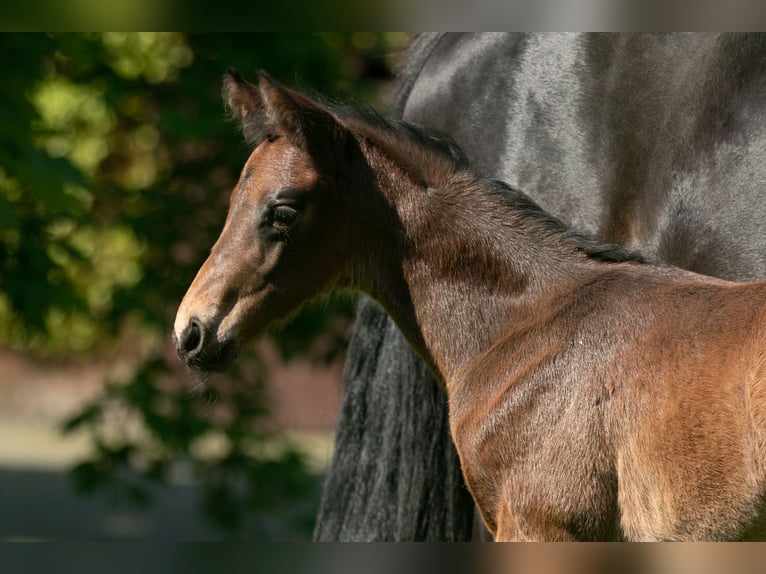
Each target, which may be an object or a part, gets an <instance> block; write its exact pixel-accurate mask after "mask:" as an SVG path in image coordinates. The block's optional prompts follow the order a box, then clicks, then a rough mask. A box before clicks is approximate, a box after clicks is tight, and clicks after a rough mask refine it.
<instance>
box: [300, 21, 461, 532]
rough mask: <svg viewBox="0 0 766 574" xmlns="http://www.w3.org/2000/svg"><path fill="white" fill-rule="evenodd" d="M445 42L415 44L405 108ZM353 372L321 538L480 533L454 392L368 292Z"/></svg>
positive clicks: (320, 521)
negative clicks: (451, 414) (454, 423)
mask: <svg viewBox="0 0 766 574" xmlns="http://www.w3.org/2000/svg"><path fill="white" fill-rule="evenodd" d="M438 41H439V37H438V36H437V35H424V36H421V37H419V38H418V39H417V40H416V41H415V42H414V43H413V45H412V47H411V48H410V51H409V54H408V57H407V59H406V62H405V65H404V68H403V70H402V74H401V78H400V79H401V83H400V90H399V101H398V110H399V113H401V111H402V110H403V108H404V104H405V102H406V99H407V96H408V95H409V91H410V89H411V87H412V83H413V82H414V80H415V78H416V77H417V74H418V73H419V71H420V68H421V67H422V66H423V64H424V63H425V61H426V60H427V58H428V56H429V54H430V53H431V51H432V49H433V48H434V47H435V46H436V44H437V43H438ZM344 378H345V381H344V384H345V389H344V401H343V406H342V409H341V413H340V420H339V423H338V430H337V435H336V439H335V454H334V456H333V459H332V462H331V464H330V468H329V470H328V474H327V478H326V480H325V485H324V490H323V493H322V500H321V504H320V508H319V515H318V518H317V525H316V530H315V532H314V539H315V540H318V541H340V540H343V541H352V540H360V541H361V540H397V541H398V540H468V539H470V538H471V532H472V520H473V508H474V506H473V501H472V499H471V497H470V495H469V494H468V491H467V490H466V487H465V485H464V483H463V477H462V473H461V471H460V463H459V461H458V457H457V453H456V451H455V448H454V446H453V445H452V441H451V438H450V434H449V423H448V418H447V397H446V393H445V392H444V390H443V389H442V387H441V385H440V383H438V382H437V381H435V380H434V378H433V376H432V375H431V374H430V372H429V371H428V369H426V367H425V366H424V365H423V363H422V361H421V360H420V359H419V358H418V357H417V355H415V353H414V352H413V351H412V350H411V349H410V347H409V345H408V344H407V342H406V341H405V340H404V338H403V337H402V335H401V333H399V330H398V329H397V328H396V326H395V325H394V324H393V323H392V321H391V320H390V319H389V318H388V316H387V315H386V314H385V312H384V311H383V310H382V309H381V308H380V307H378V306H377V305H376V304H375V303H373V302H371V301H369V300H367V299H365V300H363V301H362V302H361V303H360V305H359V309H358V313H357V319H356V325H355V331H354V335H353V337H352V339H351V344H350V346H349V350H348V354H347V367H346V373H345V377H344Z"/></svg>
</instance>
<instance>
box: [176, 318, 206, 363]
mask: <svg viewBox="0 0 766 574" xmlns="http://www.w3.org/2000/svg"><path fill="white" fill-rule="evenodd" d="M202 334H203V330H202V325H201V323H200V322H199V319H197V318H194V319H192V320H191V321H190V322H189V326H188V327H186V330H185V331H184V333H183V335H182V337H181V349H182V350H183V352H184V354H185V355H187V356H192V355H195V354H197V353H198V352H199V351H200V350H201V349H202Z"/></svg>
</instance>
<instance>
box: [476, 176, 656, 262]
mask: <svg viewBox="0 0 766 574" xmlns="http://www.w3.org/2000/svg"><path fill="white" fill-rule="evenodd" d="M485 184H486V187H487V188H488V189H489V190H490V192H491V193H492V195H493V196H495V197H496V198H497V199H498V200H499V201H500V202H501V203H502V204H503V205H507V206H508V207H510V208H511V209H512V210H513V211H514V212H517V213H520V214H521V215H523V216H526V217H530V218H532V219H534V220H535V221H536V222H538V223H539V224H540V225H542V227H543V228H544V229H545V230H547V231H549V232H550V233H552V234H559V235H562V236H564V237H565V238H566V240H567V241H569V242H571V243H572V244H573V245H574V246H575V248H576V249H577V250H578V251H581V252H583V253H585V254H586V255H587V256H588V257H590V258H592V259H596V260H598V261H604V262H609V263H622V262H628V261H633V262H636V263H645V259H644V257H643V256H642V255H641V254H640V253H638V252H636V251H631V250H630V249H627V248H625V247H623V246H621V245H616V244H614V243H608V242H606V241H601V240H599V239H596V238H594V237H590V236H588V235H585V234H583V233H580V232H578V231H575V230H573V229H571V228H570V227H569V226H567V225H566V224H565V223H563V222H562V221H561V220H560V219H558V218H557V217H554V216H553V215H551V214H550V213H548V212H547V211H545V210H544V209H543V208H542V207H540V206H539V205H538V204H536V203H535V202H534V201H532V199H531V198H530V197H529V196H528V195H527V194H525V193H523V192H521V191H519V190H517V189H515V188H513V187H511V186H510V185H508V184H506V183H505V182H503V181H499V180H486V181H485Z"/></svg>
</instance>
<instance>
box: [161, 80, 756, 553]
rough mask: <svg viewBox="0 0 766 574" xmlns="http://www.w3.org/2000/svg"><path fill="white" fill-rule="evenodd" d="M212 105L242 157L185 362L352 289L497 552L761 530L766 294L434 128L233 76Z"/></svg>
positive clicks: (190, 317) (212, 358)
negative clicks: (579, 229)
mask: <svg viewBox="0 0 766 574" xmlns="http://www.w3.org/2000/svg"><path fill="white" fill-rule="evenodd" d="M226 95H227V101H228V102H229V105H230V107H231V109H232V110H233V113H234V115H235V116H237V117H239V118H240V119H241V121H242V123H243V128H244V131H245V133H246V135H247V137H248V140H249V141H250V142H251V143H252V145H253V147H254V149H253V151H252V153H251V155H250V157H249V159H248V161H247V163H246V164H245V167H244V169H243V171H242V175H241V177H240V180H239V182H238V184H237V186H236V187H235V189H234V191H233V192H232V198H231V203H230V207H229V213H228V215H227V218H226V223H225V225H224V228H223V230H222V232H221V235H220V237H219V239H218V241H217V242H216V244H215V245H214V246H213V249H212V250H211V254H210V256H209V257H208V259H207V261H206V262H205V263H204V264H203V266H202V268H201V269H200V271H199V273H198V274H197V277H196V278H195V280H194V282H193V283H192V285H191V286H190V288H189V290H188V292H187V294H186V296H185V297H184V300H183V301H182V303H181V305H180V307H179V310H178V314H177V316H176V322H175V327H174V336H175V340H176V342H177V349H178V352H179V355H180V356H181V357H182V358H183V359H184V360H185V361H186V362H187V363H188V364H189V365H192V366H195V367H199V368H203V369H210V368H217V367H219V366H220V365H221V364H223V363H225V362H226V361H227V358H228V357H230V353H229V352H228V350H229V349H232V348H236V347H237V346H238V345H239V344H241V343H242V342H243V341H245V340H246V339H247V338H249V337H251V336H253V335H254V334H257V333H260V332H261V331H262V330H263V329H264V328H265V327H266V326H267V325H268V324H269V323H271V322H272V321H274V320H275V319H279V318H281V317H284V316H285V315H286V314H288V313H290V312H291V311H293V310H294V309H296V308H297V307H298V306H299V305H300V304H301V303H302V302H304V301H306V300H308V299H310V298H313V297H314V296H316V295H318V294H321V293H323V292H325V291H327V290H329V289H335V288H356V289H361V290H363V291H365V292H366V293H368V294H370V295H371V296H372V297H374V298H375V299H376V300H377V301H379V302H380V303H381V304H382V305H383V306H384V307H385V308H386V310H387V311H388V312H389V313H390V314H391V316H392V317H393V318H394V320H395V321H396V323H397V325H398V326H399V328H400V329H401V330H402V332H403V333H404V335H405V337H406V338H407V340H408V342H409V343H410V345H411V346H412V347H413V349H414V350H415V351H416V352H417V353H418V355H419V356H420V357H422V358H423V360H424V361H425V363H426V364H427V365H428V367H429V369H430V370H431V371H433V372H434V373H436V374H437V375H438V376H439V377H440V379H441V380H442V381H443V384H444V385H445V389H446V392H447V395H448V403H449V411H450V412H449V424H450V431H451V434H452V437H453V440H454V443H455V445H456V447H457V450H458V453H459V457H460V460H461V463H462V468H463V472H464V475H465V477H466V484H467V486H468V487H469V489H470V491H471V494H472V496H473V498H474V500H475V501H476V503H477V506H478V508H479V509H480V511H481V515H482V518H483V520H484V523H485V524H486V525H487V527H488V529H489V530H490V532H491V533H492V534H493V535H494V537H495V539H497V540H504V541H508V540H611V539H622V538H626V539H628V540H730V539H739V538H743V537H749V536H753V535H761V534H763V529H764V528H765V527H766V505H765V504H764V503H765V502H766V281H760V282H750V283H733V282H729V281H724V280H721V279H716V278H711V277H707V276H703V275H699V274H695V273H691V272H688V271H684V270H680V269H677V268H671V267H658V266H652V265H648V264H645V263H644V262H643V259H642V258H640V257H639V256H637V255H635V254H634V253H632V252H630V251H628V250H625V249H624V248H622V247H619V246H616V245H614V244H608V243H603V242H600V241H597V240H594V239H592V238H589V237H587V236H583V235H581V234H579V233H576V232H573V231H572V230H570V229H569V228H567V227H566V226H565V225H563V224H562V223H561V222H560V221H559V220H557V219H556V218H554V217H551V216H550V215H549V214H547V213H546V212H545V211H543V210H541V209H540V208H539V207H538V206H537V205H536V204H535V203H534V202H532V201H531V200H530V199H529V198H528V197H527V196H526V195H524V194H523V193H520V192H518V191H516V190H514V189H513V188H511V187H509V186H507V185H505V184H503V183H500V182H498V181H490V180H486V179H483V178H477V177H476V176H475V175H474V173H473V172H472V170H471V168H470V166H469V163H468V162H467V161H466V159H465V158H464V157H463V155H462V153H461V152H460V150H459V149H458V148H456V147H455V146H454V145H453V144H452V142H451V141H450V140H449V139H445V138H443V137H442V136H440V135H439V134H438V133H436V132H434V131H432V130H426V129H424V128H418V127H414V126H412V125H411V124H406V123H402V122H390V121H386V120H383V119H382V118H379V117H378V116H371V115H369V114H366V113H359V112H357V111H353V110H346V109H338V108H332V109H328V108H326V107H324V106H322V105H321V104H318V103H316V102H314V101H312V100H311V99H309V98H307V97H306V96H304V95H302V94H300V93H298V92H293V91H290V90H287V89H286V88H284V87H282V86H280V85H279V84H276V83H274V82H273V81H272V80H271V79H269V78H268V77H267V76H264V75H262V76H261V79H260V84H259V85H258V86H253V85H251V84H249V83H247V82H245V81H244V80H242V79H241V78H240V77H239V76H238V75H237V74H235V73H231V74H230V75H229V76H228V77H227V80H226Z"/></svg>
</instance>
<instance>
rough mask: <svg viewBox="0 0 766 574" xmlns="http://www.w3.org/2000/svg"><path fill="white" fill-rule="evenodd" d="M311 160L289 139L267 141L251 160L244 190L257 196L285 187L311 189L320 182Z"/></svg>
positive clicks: (245, 171)
mask: <svg viewBox="0 0 766 574" xmlns="http://www.w3.org/2000/svg"><path fill="white" fill-rule="evenodd" d="M318 177H319V176H318V174H317V172H316V171H315V169H314V165H313V162H312V161H311V158H310V156H309V155H308V153H306V152H305V151H303V150H301V149H300V148H297V147H295V146H293V145H291V144H290V143H289V142H288V141H287V140H286V139H285V138H280V139H278V140H276V141H273V142H272V141H264V142H263V143H261V144H260V145H259V146H258V147H256V148H255V149H254V150H253V152H252V153H251V154H250V157H249V158H247V161H246V162H245V167H244V168H243V169H242V175H241V176H240V180H239V183H240V188H245V189H247V190H252V191H254V192H256V193H265V192H268V191H270V190H272V191H276V190H278V189H280V188H283V187H311V186H312V185H314V184H315V183H316V181H317V179H318Z"/></svg>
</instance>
